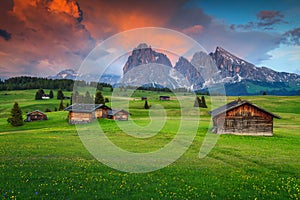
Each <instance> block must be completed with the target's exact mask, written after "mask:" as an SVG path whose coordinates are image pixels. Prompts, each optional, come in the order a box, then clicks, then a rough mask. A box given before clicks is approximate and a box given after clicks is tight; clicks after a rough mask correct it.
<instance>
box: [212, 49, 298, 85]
mask: <svg viewBox="0 0 300 200" xmlns="http://www.w3.org/2000/svg"><path fill="white" fill-rule="evenodd" d="M209 55H210V56H211V58H212V59H213V61H214V62H215V63H216V66H217V68H218V70H219V71H220V74H221V77H222V78H228V77H232V78H233V77H237V76H238V77H239V79H240V81H241V80H242V79H246V80H252V81H262V82H291V81H292V82H298V81H300V76H299V75H297V74H292V73H286V72H277V71H274V70H272V69H270V68H267V67H256V66H255V65H253V64H252V63H249V62H247V61H245V60H243V59H241V58H238V57H237V56H235V55H233V54H231V53H230V52H228V51H226V50H225V49H223V48H222V47H217V48H216V51H215V52H214V53H210V54H209Z"/></svg>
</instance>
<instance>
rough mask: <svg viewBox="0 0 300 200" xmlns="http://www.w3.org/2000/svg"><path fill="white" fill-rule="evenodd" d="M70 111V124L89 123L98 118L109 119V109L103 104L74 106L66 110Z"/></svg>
mask: <svg viewBox="0 0 300 200" xmlns="http://www.w3.org/2000/svg"><path fill="white" fill-rule="evenodd" d="M65 110H67V111H69V124H82V123H89V122H92V121H93V120H95V119H96V118H103V117H107V113H108V110H110V108H109V107H107V106H105V105H103V104H77V103H76V104H72V105H71V106H69V107H67V108H65Z"/></svg>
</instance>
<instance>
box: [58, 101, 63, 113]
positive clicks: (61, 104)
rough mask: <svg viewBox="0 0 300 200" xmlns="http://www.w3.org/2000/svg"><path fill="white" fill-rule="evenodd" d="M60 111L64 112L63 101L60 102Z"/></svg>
mask: <svg viewBox="0 0 300 200" xmlns="http://www.w3.org/2000/svg"><path fill="white" fill-rule="evenodd" d="M58 110H59V111H61V110H64V102H63V100H61V101H60V104H59V108H58Z"/></svg>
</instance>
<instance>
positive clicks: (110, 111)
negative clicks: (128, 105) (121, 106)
mask: <svg viewBox="0 0 300 200" xmlns="http://www.w3.org/2000/svg"><path fill="white" fill-rule="evenodd" d="M121 111H122V112H125V113H127V114H129V112H127V111H126V110H109V111H108V113H107V114H108V115H115V114H117V113H118V112H121Z"/></svg>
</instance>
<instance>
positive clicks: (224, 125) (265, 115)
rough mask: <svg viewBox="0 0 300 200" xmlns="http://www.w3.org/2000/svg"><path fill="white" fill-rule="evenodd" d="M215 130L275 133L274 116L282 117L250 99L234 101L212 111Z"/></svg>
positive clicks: (230, 132) (239, 132)
mask: <svg viewBox="0 0 300 200" xmlns="http://www.w3.org/2000/svg"><path fill="white" fill-rule="evenodd" d="M210 114H211V115H212V117H213V130H212V131H213V132H214V133H217V134H235V135H265V136H272V135H273V118H278V119H280V117H279V116H278V115H275V114H273V113H271V112H269V111H267V110H265V109H263V108H261V107H258V106H257V105H255V104H252V103H251V102H249V101H242V100H241V99H238V100H237V101H232V102H230V103H228V104H226V105H224V106H221V107H219V108H217V109H215V110H213V111H211V112H210Z"/></svg>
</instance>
